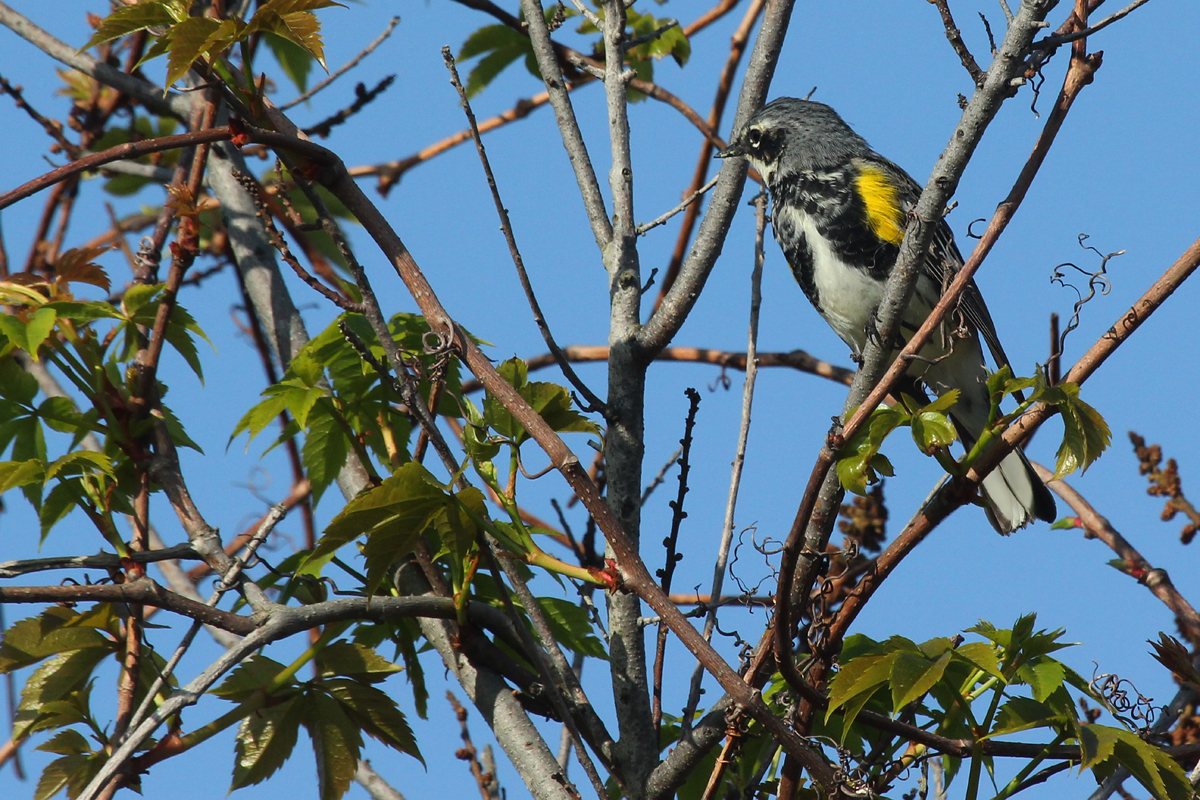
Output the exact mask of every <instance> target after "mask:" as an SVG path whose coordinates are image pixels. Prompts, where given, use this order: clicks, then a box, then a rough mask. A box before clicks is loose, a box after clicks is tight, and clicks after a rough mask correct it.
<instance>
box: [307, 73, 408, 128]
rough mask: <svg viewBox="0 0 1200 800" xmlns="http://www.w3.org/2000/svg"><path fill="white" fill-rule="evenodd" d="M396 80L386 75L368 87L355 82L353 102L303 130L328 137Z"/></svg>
mask: <svg viewBox="0 0 1200 800" xmlns="http://www.w3.org/2000/svg"><path fill="white" fill-rule="evenodd" d="M395 80H396V76H395V75H388V76H387V77H385V78H384V79H383V80H381V81H379V83H377V84H375V88H373V89H368V88H367V87H366V86H365V85H364V84H361V83H359V84H356V85H355V87H354V102H353V103H351V104H350V105H349V106H347V107H346V108H343V109H341V110H340V111H338V112H337V113H335V114H333V115H331V116H329V117H326V118H325V119H323V120H321V121H320V122H318V123H317V124H316V125H313V126H311V127H308V128H305V129H304V132H305V133H306V134H308V135H309V136H319V137H321V138H322V139H325V138H328V136H329V134H330V132H331V131H332V130H333V129H334V128H335V127H337V126H338V125H342V124H344V123H345V122H346V120H348V119H350V118H351V117H353V116H354V115H355V114H357V113H358V112H359V111H362V110H363V109H364V108H366V107H367V105H369V104H370V103H371V102H373V101H374V100H375V98H377V97H379V95H381V94H383V93H384V92H385V91H387V88H388V87H389V86H391V85H392V83H393V82H394V81H395Z"/></svg>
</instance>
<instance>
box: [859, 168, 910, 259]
mask: <svg viewBox="0 0 1200 800" xmlns="http://www.w3.org/2000/svg"><path fill="white" fill-rule="evenodd" d="M860 163H861V162H860ZM854 187H855V189H857V190H858V196H859V197H861V198H862V200H863V206H864V207H865V208H866V212H867V224H868V225H870V226H871V231H872V232H873V233H874V234H875V235H876V236H878V237H879V238H880V239H881V240H883V241H885V242H891V243H892V244H895V245H898V244H900V242H901V241H903V240H904V226H903V220H904V213H903V212H902V211H901V210H900V206H899V204H898V203H897V202H896V187H895V186H893V185H892V184H891V182H890V181H889V180H888V177H887V175H885V174H884V172H883V170H881V169H879V168H877V167H871V166H866V165H863V166H861V167H860V168H859V171H858V175H857V176H856V177H855V178H854Z"/></svg>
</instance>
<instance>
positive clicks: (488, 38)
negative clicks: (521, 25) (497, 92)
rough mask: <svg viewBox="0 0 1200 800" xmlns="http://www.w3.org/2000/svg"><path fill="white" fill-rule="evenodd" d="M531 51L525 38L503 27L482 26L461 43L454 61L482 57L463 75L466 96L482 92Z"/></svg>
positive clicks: (505, 26)
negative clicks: (465, 76)
mask: <svg viewBox="0 0 1200 800" xmlns="http://www.w3.org/2000/svg"><path fill="white" fill-rule="evenodd" d="M532 52H533V46H532V45H531V44H530V41H529V37H528V36H523V35H522V34H521V33H520V32H518V31H515V30H513V29H512V28H510V27H508V26H507V25H485V26H484V27H482V28H480V29H479V30H477V31H475V32H474V33H472V34H471V35H470V36H468V37H467V40H466V41H465V42H463V46H462V49H460V50H459V52H458V60H459V61H465V60H467V59H470V58H474V57H475V56H478V55H483V58H481V59H480V60H479V62H478V63H477V64H476V65H475V66H474V67H472V68H471V71H470V73H468V75H467V84H466V90H467V97H474V96H475V95H477V94H478V93H479V92H481V91H483V90H484V89H485V88H487V86H488V84H490V83H491V82H492V80H494V79H495V77H496V76H497V75H499V74H500V73H501V72H503V71H504V69H505V68H506V67H507V66H508V65H509V64H511V63H512V62H514V61H516V60H517V59H518V58H520V57H522V56H524V55H527V54H532ZM485 54H486V55H485Z"/></svg>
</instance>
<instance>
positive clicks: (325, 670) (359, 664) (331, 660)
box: [316, 640, 404, 683]
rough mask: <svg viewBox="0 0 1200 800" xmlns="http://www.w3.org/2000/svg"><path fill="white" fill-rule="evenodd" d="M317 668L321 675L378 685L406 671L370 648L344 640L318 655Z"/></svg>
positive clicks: (324, 649)
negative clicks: (390, 676) (337, 676)
mask: <svg viewBox="0 0 1200 800" xmlns="http://www.w3.org/2000/svg"><path fill="white" fill-rule="evenodd" d="M316 666H317V671H318V673H319V674H321V675H326V676H333V675H340V676H343V677H347V678H354V679H355V680H356V681H360V682H367V683H378V682H379V681H382V680H384V679H385V678H387V677H388V676H389V675H394V674H395V673H397V672H401V671H402V670H403V669H404V668H403V667H401V666H399V665H397V664H393V663H392V662H390V661H388V660H387V659H386V658H384V657H383V656H381V655H379V654H378V653H376V652H375V651H374V650H372V649H371V648H370V647H366V646H364V645H361V644H358V643H357V642H347V641H344V640H343V641H337V642H334V643H333V644H331V645H329V646H328V647H325V648H323V649H322V650H321V652H319V653H318V654H317V657H316Z"/></svg>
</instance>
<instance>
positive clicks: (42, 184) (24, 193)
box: [0, 126, 232, 210]
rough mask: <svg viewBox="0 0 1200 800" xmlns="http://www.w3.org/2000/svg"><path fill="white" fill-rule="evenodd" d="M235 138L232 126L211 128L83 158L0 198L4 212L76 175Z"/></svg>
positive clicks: (116, 148) (130, 143) (164, 137)
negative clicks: (19, 201) (113, 163)
mask: <svg viewBox="0 0 1200 800" xmlns="http://www.w3.org/2000/svg"><path fill="white" fill-rule="evenodd" d="M231 136H232V134H231V133H230V131H229V127H228V126H223V127H220V128H209V129H208V130H203V131H195V132H192V133H180V134H177V135H175V136H160V137H158V138H156V139H146V140H144V141H141V142H126V143H125V144H119V145H116V146H115V147H110V148H108V149H107V150H101V151H100V152H99V153H92V154H91V155H87V156H84V157H83V158H80V159H76V160H75V161H72V162H71V163H69V164H64V165H63V166H61V167H59V168H58V169H55V170H51V171H50V172H47V173H46V174H45V175H41V176H39V177H37V178H34V179H33V180H31V181H29V182H27V183H23V184H21V185H20V186H18V187H17V188H16V189H13V190H12V191H11V192H6V193H5V194H2V195H0V210H3V209H5V208H8V207H9V206H11V205H12V204H13V203H15V202H17V201H18V200H24V199H25V198H26V197H29V196H30V195H32V194H37V193H38V192H40V191H41V190H42V189H45V188H46V187H47V186H53V185H54V184H56V183H60V182H62V181H64V180H66V179H67V178H70V177H71V176H73V175H78V174H80V173H81V172H87V171H88V170H93V169H97V168H99V167H101V166H103V165H105V164H108V163H109V162H112V161H121V160H122V159H127V158H139V157H140V156H144V155H148V154H150V153H161V152H162V151H164V150H178V149H179V148H181V147H192V146H195V145H200V144H212V143H213V142H223V141H226V140H227V139H229V138H230V137H231Z"/></svg>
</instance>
